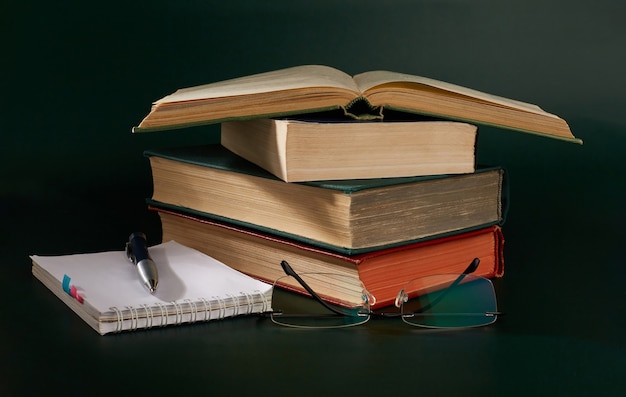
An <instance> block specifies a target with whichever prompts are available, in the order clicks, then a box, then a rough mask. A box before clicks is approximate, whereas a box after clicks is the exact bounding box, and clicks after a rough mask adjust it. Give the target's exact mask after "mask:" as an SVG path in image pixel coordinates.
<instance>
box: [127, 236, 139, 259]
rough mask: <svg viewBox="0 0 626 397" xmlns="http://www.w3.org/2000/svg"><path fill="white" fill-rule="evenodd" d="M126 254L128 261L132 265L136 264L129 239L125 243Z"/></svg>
mask: <svg viewBox="0 0 626 397" xmlns="http://www.w3.org/2000/svg"><path fill="white" fill-rule="evenodd" d="M126 256H127V257H128V260H129V261H130V263H132V264H133V265H136V264H137V258H136V257H135V254H134V253H133V245H132V244H131V243H130V241H128V242H127V243H126Z"/></svg>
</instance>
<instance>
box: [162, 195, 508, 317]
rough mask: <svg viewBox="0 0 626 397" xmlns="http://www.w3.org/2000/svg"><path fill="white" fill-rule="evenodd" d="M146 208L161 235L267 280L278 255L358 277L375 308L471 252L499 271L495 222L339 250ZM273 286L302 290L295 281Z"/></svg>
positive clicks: (484, 266)
mask: <svg viewBox="0 0 626 397" xmlns="http://www.w3.org/2000/svg"><path fill="white" fill-rule="evenodd" d="M151 208H152V209H153V210H155V211H157V212H158V214H159V216H160V219H161V224H162V228H163V239H164V240H169V239H173V240H176V241H179V242H181V243H183V244H185V245H187V246H189V247H193V248H196V249H197V250H199V251H202V252H204V253H206V254H207V255H210V256H212V257H214V258H216V259H218V260H220V261H222V262H224V263H226V264H227V265H228V266H231V267H232V268H234V269H237V270H239V271H241V272H243V273H246V274H248V275H250V276H252V277H256V278H259V279H262V280H265V281H268V282H273V281H275V280H277V279H279V278H280V277H282V276H284V273H283V270H282V268H281V265H280V263H281V261H282V260H286V261H287V262H289V263H290V264H291V266H292V267H293V268H294V270H295V271H296V272H298V273H309V272H312V273H332V274H339V275H342V276H344V277H346V278H348V279H353V280H360V281H361V282H362V283H363V285H364V286H365V288H366V289H367V290H368V291H369V292H370V293H371V294H372V295H373V296H374V297H375V300H376V305H375V308H378V307H384V306H387V305H389V304H391V303H392V302H393V301H394V300H395V298H396V295H397V293H398V291H399V290H400V289H401V288H402V287H403V286H404V285H405V284H406V283H407V282H408V281H410V280H412V279H414V278H418V277H423V276H428V275H433V274H449V273H459V274H460V273H462V272H463V271H464V270H465V269H466V268H467V266H468V264H469V263H470V262H471V261H472V259H474V258H479V259H480V265H479V267H478V269H477V270H476V271H475V272H474V274H476V275H480V276H484V277H489V278H492V277H500V276H502V275H503V271H504V258H503V255H502V254H503V245H504V239H503V236H502V231H501V228H500V227H499V226H491V227H487V228H483V229H478V230H474V231H471V232H466V233H460V234H455V235H450V236H447V237H442V238H438V239H433V240H428V241H423V242H418V243H407V244H403V245H400V246H397V247H393V248H385V249H380V250H377V251H372V252H368V253H363V254H356V255H345V254H341V253H337V252H335V251H329V250H326V249H321V248H319V247H316V246H312V245H309V244H304V243H301V242H298V241H295V240H290V239H286V238H283V237H280V236H276V235H273V234H269V233H263V232H259V231H256V230H253V229H249V228H243V227H241V226H238V225H236V224H232V223H226V222H218V221H215V220H212V219H209V218H202V217H195V216H190V215H189V214H185V213H177V212H173V211H170V210H167V209H164V208H158V207H151ZM312 283H313V284H312V285H311V288H313V290H315V291H318V292H319V291H325V292H324V294H323V295H324V298H325V299H327V300H330V301H336V302H344V301H345V296H343V295H342V292H341V291H342V286H341V285H333V284H332V283H329V282H325V281H324V280H323V279H321V280H318V281H315V279H313V281H312ZM352 283H354V282H352ZM279 286H281V287H285V288H289V289H293V290H296V291H299V292H302V291H301V287H299V286H298V285H279Z"/></svg>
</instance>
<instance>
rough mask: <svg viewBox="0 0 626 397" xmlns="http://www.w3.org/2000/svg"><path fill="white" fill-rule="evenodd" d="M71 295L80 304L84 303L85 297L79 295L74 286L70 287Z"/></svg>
mask: <svg viewBox="0 0 626 397" xmlns="http://www.w3.org/2000/svg"><path fill="white" fill-rule="evenodd" d="M70 295H72V297H73V298H74V299H76V300H77V301H78V302H79V303H83V297H82V296H80V295H79V294H78V291H77V290H76V287H75V286H74V285H72V286H71V287H70Z"/></svg>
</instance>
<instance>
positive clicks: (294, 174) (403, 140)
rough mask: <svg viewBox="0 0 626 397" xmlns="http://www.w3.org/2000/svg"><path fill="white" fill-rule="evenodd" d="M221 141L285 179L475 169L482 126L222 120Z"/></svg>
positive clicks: (319, 119)
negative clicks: (476, 147) (476, 148)
mask: <svg viewBox="0 0 626 397" xmlns="http://www.w3.org/2000/svg"><path fill="white" fill-rule="evenodd" d="M221 127H222V131H221V143H222V145H223V146H224V147H226V148H228V149H229V150H230V151H232V152H233V153H236V154H237V155H239V156H241V157H243V158H245V159H247V160H249V161H251V162H252V163H254V164H256V165H258V166H260V167H262V168H264V169H266V170H267V171H269V172H271V173H272V174H274V175H276V176H277V177H278V178H280V179H282V180H284V181H285V182H307V181H323V180H333V179H334V180H344V179H368V178H390V177H405V176H421V175H439V174H463V173H471V172H474V169H475V146H476V136H477V128H476V126H475V125H472V124H467V123H458V122H453V121H392V122H386V121H380V122H358V121H356V122H355V121H352V122H350V121H345V120H342V119H330V120H329V119H325V118H317V119H316V118H312V119H304V118H300V119H298V118H291V119H253V120H237V121H229V122H225V123H222V126H221Z"/></svg>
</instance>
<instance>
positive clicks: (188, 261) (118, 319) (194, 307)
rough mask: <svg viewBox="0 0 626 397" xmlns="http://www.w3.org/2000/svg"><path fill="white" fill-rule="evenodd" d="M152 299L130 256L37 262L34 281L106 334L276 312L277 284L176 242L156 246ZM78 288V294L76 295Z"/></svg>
mask: <svg viewBox="0 0 626 397" xmlns="http://www.w3.org/2000/svg"><path fill="white" fill-rule="evenodd" d="M150 255H151V256H152V258H153V259H154V261H155V263H156V264H157V267H158V270H159V288H158V289H157V290H156V292H155V293H154V294H150V293H149V292H148V291H147V290H146V289H145V288H144V287H143V286H142V285H141V283H140V282H139V276H138V275H137V270H136V268H135V266H133V265H132V264H130V263H129V261H128V258H127V257H126V253H125V252H124V251H110V252H99V253H88V254H75V255H61V256H38V255H33V256H31V259H32V262H33V268H32V271H33V275H34V276H35V277H36V278H38V279H39V280H40V281H41V282H42V283H43V284H44V285H45V286H46V287H48V288H49V289H50V290H51V291H52V292H53V293H54V294H55V295H56V296H57V297H59V298H60V299H61V300H62V301H63V302H64V303H65V304H67V305H68V306H69V307H70V308H71V309H72V310H73V311H74V312H76V314H78V315H79V316H80V317H81V318H82V319H83V320H84V321H85V322H86V323H87V324H89V325H90V326H91V327H92V328H93V329H95V330H96V331H97V332H99V333H100V334H101V335H104V334H106V333H110V332H119V331H124V330H135V329H140V328H150V327H159V326H165V325H173V324H181V323H192V322H196V321H208V320H212V319H221V318H225V317H232V316H237V315H243V314H252V313H259V312H265V311H269V310H271V295H272V286H271V285H270V284H267V283H264V282H261V281H258V280H255V279H253V278H251V277H249V276H247V275H245V274H243V273H240V272H238V271H236V270H234V269H232V268H230V267H228V266H226V265H225V264H223V263H221V262H219V261H217V260H216V259H213V258H212V257H210V256H207V255H205V254H203V253H201V252H199V251H196V250H194V249H191V248H188V247H185V246H183V245H181V244H178V243H177V242H175V241H170V242H167V243H164V244H159V245H156V246H154V247H151V248H150ZM70 290H71V292H70Z"/></svg>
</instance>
